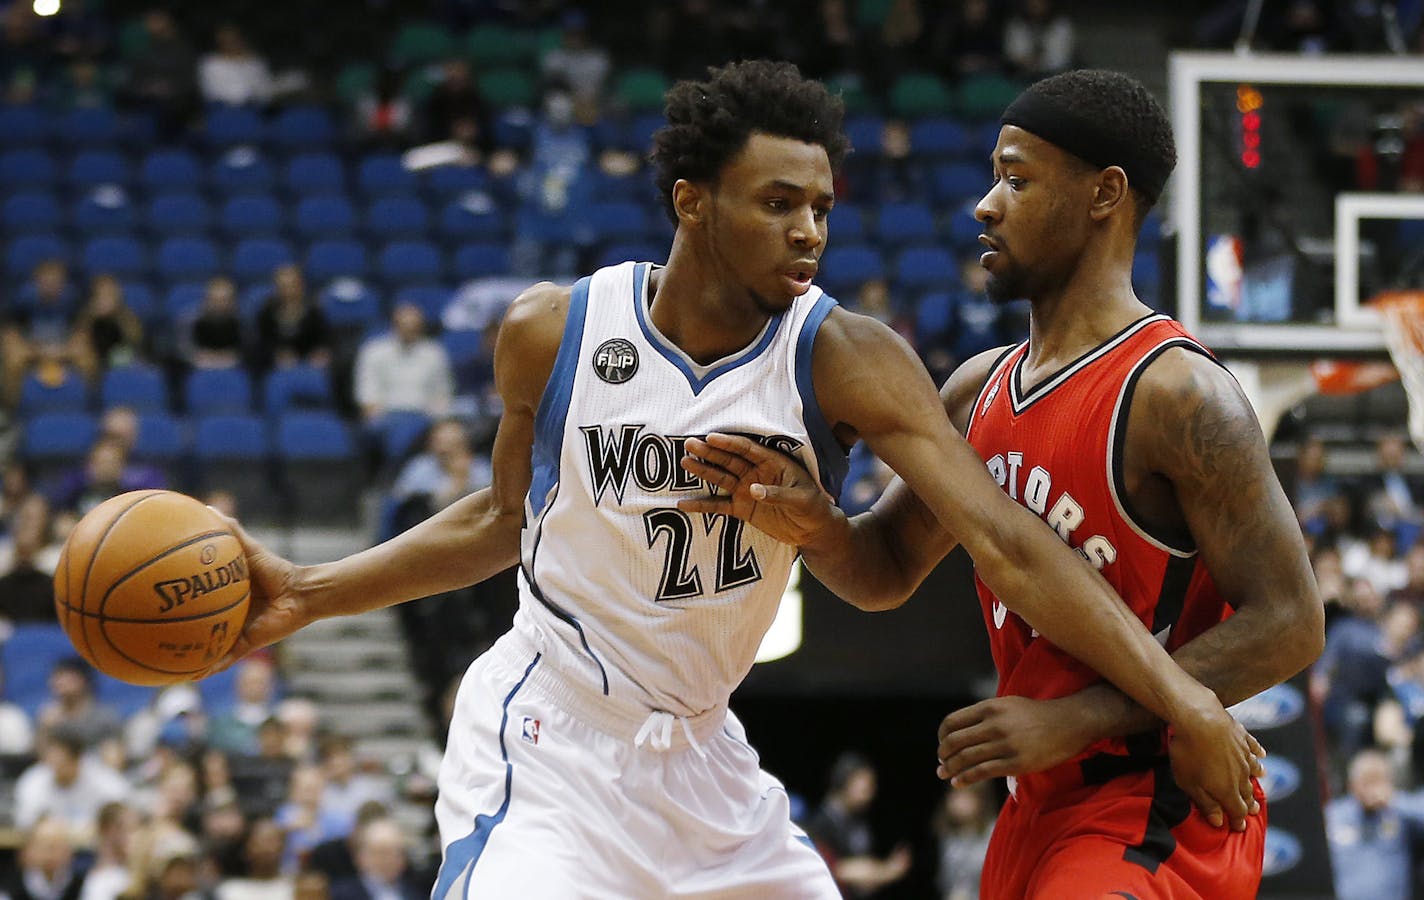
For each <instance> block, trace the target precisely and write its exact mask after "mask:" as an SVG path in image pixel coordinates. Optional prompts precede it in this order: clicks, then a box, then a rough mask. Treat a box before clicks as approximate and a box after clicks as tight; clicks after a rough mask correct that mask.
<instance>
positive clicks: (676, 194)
mask: <svg viewBox="0 0 1424 900" xmlns="http://www.w3.org/2000/svg"><path fill="white" fill-rule="evenodd" d="M709 196H710V195H709V194H708V192H707V189H706V185H702V184H697V183H696V182H692V181H688V180H687V179H686V178H679V179H678V180H677V181H676V182H675V183H674V184H673V186H672V208H673V211H674V212H676V213H677V221H678V223H679V224H682V225H688V226H690V227H693V228H696V227H699V226H701V225H702V222H703V220H704V219H705V218H706V215H707V201H708V198H709Z"/></svg>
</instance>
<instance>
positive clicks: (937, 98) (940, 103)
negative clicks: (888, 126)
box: [890, 73, 953, 119]
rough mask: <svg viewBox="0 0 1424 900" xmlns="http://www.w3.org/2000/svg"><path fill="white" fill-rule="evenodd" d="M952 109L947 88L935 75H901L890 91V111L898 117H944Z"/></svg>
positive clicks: (951, 101)
mask: <svg viewBox="0 0 1424 900" xmlns="http://www.w3.org/2000/svg"><path fill="white" fill-rule="evenodd" d="M952 108H953V98H952V97H951V96H950V93H949V88H948V87H946V86H945V83H944V82H943V81H942V80H940V78H939V77H938V76H935V75H930V74H927V73H920V74H909V75H901V76H900V78H899V79H897V80H896V82H895V85H894V87H892V88H891V89H890V109H891V110H892V111H893V112H894V113H895V114H896V115H899V116H905V117H906V118H911V119H914V118H919V117H921V116H937V115H944V114H946V113H949V112H951V111H952Z"/></svg>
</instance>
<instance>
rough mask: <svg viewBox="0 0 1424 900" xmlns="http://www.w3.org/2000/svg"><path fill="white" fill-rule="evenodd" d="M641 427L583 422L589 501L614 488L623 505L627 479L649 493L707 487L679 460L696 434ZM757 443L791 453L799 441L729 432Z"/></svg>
mask: <svg viewBox="0 0 1424 900" xmlns="http://www.w3.org/2000/svg"><path fill="white" fill-rule="evenodd" d="M645 428H647V425H645V424H639V425H617V426H604V425H585V426H582V427H581V428H579V431H582V432H583V438H584V449H585V450H586V451H587V453H588V471H589V477H590V480H591V481H592V484H591V487H592V488H593V503H594V505H595V506H597V505H598V504H599V503H600V502H601V501H602V500H603V494H604V491H606V490H608V489H609V488H612V489H613V496H614V498H615V499H617V501H618V503H619V504H622V503H623V492H624V490H625V489H626V488H627V486H628V479H629V478H630V477H631V478H632V479H633V483H634V484H635V485H637V486H638V487H639V488H641V489H642V490H644V491H646V492H648V493H650V494H655V493H660V492H662V491H699V490H706V486H704V485H703V483H702V482H701V481H700V480H698V479H697V478H695V477H693V476H692V475H689V474H688V472H687V470H686V469H684V468H683V467H682V465H681V464H680V461H681V459H682V457H683V456H684V455H685V452H686V451H685V449H684V448H685V447H686V445H687V439H688V438H689V437H700V435H686V434H684V435H662V434H654V433H652V432H644V430H643V429H645ZM726 433H727V434H739V435H741V436H742V437H746V438H749V439H751V440H754V441H757V442H758V443H760V444H762V445H763V446H765V447H770V448H772V449H773V450H779V451H781V452H782V453H786V454H788V455H792V454H794V453H795V451H796V450H797V449H799V448H800V447H801V446H802V444H801V441H798V440H797V439H795V438H793V437H788V436H786V435H784V434H774V435H762V434H747V433H745V432H734V431H728V432H726Z"/></svg>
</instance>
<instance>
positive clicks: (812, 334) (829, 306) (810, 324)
mask: <svg viewBox="0 0 1424 900" xmlns="http://www.w3.org/2000/svg"><path fill="white" fill-rule="evenodd" d="M837 305H838V304H837V303H836V301H835V298H833V297H831V296H830V295H829V294H822V295H821V296H820V297H819V298H817V300H816V305H815V306H813V307H812V308H811V312H810V313H808V314H807V316H806V321H805V322H802V323H801V333H800V334H799V335H797V336H796V391H797V392H798V393H799V394H800V395H801V409H802V410H803V414H802V416H801V418H802V420H803V424H804V425H805V426H806V433H807V434H809V435H810V436H811V449H812V450H814V451H815V453H816V467H817V468H818V469H820V471H821V486H822V487H824V488H825V489H826V491H827V492H828V493H829V494H830V495H831V496H832V497H836V498H839V497H840V495H841V487H842V486H844V485H845V477H846V471H847V470H848V469H849V468H850V457H849V456H848V455H847V454H846V452H845V450H844V449H843V448H842V447H841V443H840V441H838V440H836V435H835V432H834V431H832V430H831V425H830V423H829V422H827V421H826V417H825V415H824V414H823V413H822V412H821V404H820V403H818V402H816V386H815V385H814V384H812V382H811V349H812V348H813V347H814V346H815V344H816V331H817V330H818V329H819V328H820V327H821V323H822V322H824V321H825V320H826V316H828V315H830V314H831V310H833V309H835V308H836V306H837Z"/></svg>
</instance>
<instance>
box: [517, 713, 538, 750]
mask: <svg viewBox="0 0 1424 900" xmlns="http://www.w3.org/2000/svg"><path fill="white" fill-rule="evenodd" d="M519 736H520V737H522V738H524V740H526V741H528V742H529V743H531V744H537V743H539V720H538V719H535V718H533V717H532V716H525V717H524V727H523V728H522V729H521V730H520V733H519Z"/></svg>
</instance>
